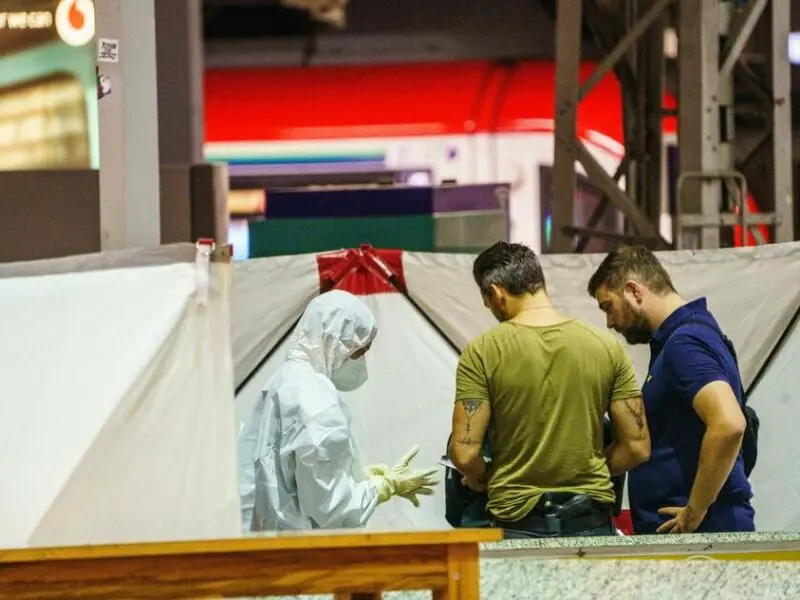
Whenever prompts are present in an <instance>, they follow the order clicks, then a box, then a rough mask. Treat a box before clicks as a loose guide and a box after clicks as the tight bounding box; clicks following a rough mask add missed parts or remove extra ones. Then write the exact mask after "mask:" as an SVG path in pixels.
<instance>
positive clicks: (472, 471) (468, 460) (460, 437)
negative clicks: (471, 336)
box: [448, 344, 491, 490]
mask: <svg viewBox="0 0 800 600" xmlns="http://www.w3.org/2000/svg"><path fill="white" fill-rule="evenodd" d="M490 419H491V405H490V403H489V384H488V381H487V378H486V375H485V372H484V369H483V361H481V359H480V356H479V355H478V352H477V351H476V350H475V348H474V346H473V345H472V344H470V345H468V346H467V348H465V350H464V352H463V353H462V355H461V358H460V359H459V362H458V368H457V369H456V402H455V406H454V407H453V430H452V433H451V439H450V447H449V448H448V453H449V455H450V460H451V461H452V462H453V464H454V465H455V466H456V469H458V472H459V473H461V475H463V476H464V478H465V479H466V483H467V485H468V486H469V487H471V488H473V489H478V490H480V489H484V488H485V485H486V475H487V467H486V462H485V461H484V460H483V457H482V456H481V449H482V448H483V442H484V439H485V437H486V431H487V429H488V428H489V421H490Z"/></svg>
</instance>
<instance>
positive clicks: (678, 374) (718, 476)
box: [665, 335, 747, 532]
mask: <svg viewBox="0 0 800 600" xmlns="http://www.w3.org/2000/svg"><path fill="white" fill-rule="evenodd" d="M665 351H667V349H665ZM666 358H667V361H666V366H667V369H668V373H669V375H671V376H672V377H673V379H674V381H675V384H676V385H677V386H678V390H679V391H680V395H681V396H682V397H683V398H686V399H691V406H692V408H693V409H694V411H695V413H697V416H698V417H700V420H701V421H703V423H704V424H705V426H706V431H705V433H704V434H703V441H702V443H701V445H700V459H699V461H698V465H697V473H696V474H695V478H694V484H693V485H692V490H691V493H690V494H689V501H688V502H687V505H686V507H685V509H684V512H685V513H686V514H685V515H683V520H682V525H681V527H684V528H683V529H681V530H682V531H684V532H691V531H694V530H695V529H697V527H699V526H700V524H701V523H702V522H703V519H704V518H705V515H706V513H707V512H708V509H709V507H710V506H711V505H712V504H713V503H714V502H715V501H716V499H717V496H718V495H719V492H720V490H721V489H722V486H723V485H725V481H726V480H727V479H728V476H729V475H730V473H731V470H732V469H733V465H734V464H735V462H736V457H737V456H738V454H739V450H740V448H741V444H742V438H743V437H744V430H745V427H746V424H747V423H746V421H745V418H744V413H743V412H742V409H741V406H739V401H738V399H737V398H736V394H735V393H734V391H733V388H732V387H731V385H730V383H728V376H727V373H726V372H725V369H724V367H723V365H722V363H721V362H720V360H719V358H718V357H717V356H716V355H715V354H713V353H712V352H711V351H710V349H708V348H707V347H706V346H705V345H704V344H703V343H702V342H700V341H699V340H697V339H695V338H694V337H692V336H689V335H681V336H680V337H679V338H678V337H676V338H675V339H673V340H670V345H669V349H668V351H667V356H666ZM665 513H667V514H669V511H665ZM683 523H685V525H683Z"/></svg>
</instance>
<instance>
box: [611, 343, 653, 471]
mask: <svg viewBox="0 0 800 600" xmlns="http://www.w3.org/2000/svg"><path fill="white" fill-rule="evenodd" d="M611 356H612V360H613V361H614V382H613V385H612V388H611V404H610V405H609V407H608V412H609V417H610V418H611V426H612V427H613V428H614V442H613V443H611V445H609V446H608V447H607V448H606V451H605V452H606V460H607V461H608V468H609V470H610V471H611V476H612V477H616V476H617V475H622V474H623V473H626V472H628V471H630V470H631V469H633V468H634V467H636V466H638V465H640V464H642V463H643V462H645V461H647V460H648V459H649V458H650V430H649V429H648V428H647V418H646V416H645V409H644V401H643V400H642V393H641V391H640V390H639V383H638V381H636V371H635V370H634V368H633V363H632V362H631V358H630V356H628V353H627V352H625V349H624V348H623V347H622V344H621V343H619V341H618V340H615V346H614V349H613V352H612V354H611Z"/></svg>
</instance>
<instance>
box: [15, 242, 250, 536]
mask: <svg viewBox="0 0 800 600" xmlns="http://www.w3.org/2000/svg"><path fill="white" fill-rule="evenodd" d="M220 250H221V252H220V251H217V252H215V253H211V252H210V249H207V248H202V247H201V248H198V249H197V250H196V249H195V247H194V246H193V245H191V244H183V245H177V246H168V247H162V248H159V249H155V250H148V251H131V252H115V253H103V254H98V255H89V256H81V257H74V258H67V259H59V260H51V261H37V262H33V263H17V264H9V265H2V266H0V332H2V335H0V365H2V367H0V369H2V375H1V376H0V382H2V389H3V393H2V401H0V504H1V508H0V514H2V515H3V517H2V518H0V522H1V523H2V526H0V547H20V546H44V545H48V546H50V545H71V544H90V543H119V542H134V541H164V540H181V539H204V538H209V537H217V538H218V537H230V536H235V535H238V534H239V514H240V508H239V498H238V495H237V494H236V483H235V482H236V457H235V436H236V429H235V427H236V426H235V421H234V414H233V411H232V410H231V407H230V403H231V402H232V400H233V394H232V384H233V365H232V361H231V357H230V343H231V341H230V316H229V312H230V308H229V293H230V270H231V269H230V264H229V260H228V259H229V256H228V254H229V249H227V248H226V249H220Z"/></svg>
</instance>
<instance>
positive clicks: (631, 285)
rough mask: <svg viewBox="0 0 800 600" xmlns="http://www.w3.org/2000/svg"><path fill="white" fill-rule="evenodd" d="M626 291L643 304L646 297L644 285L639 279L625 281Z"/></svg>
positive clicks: (638, 302)
mask: <svg viewBox="0 0 800 600" xmlns="http://www.w3.org/2000/svg"><path fill="white" fill-rule="evenodd" d="M625 292H626V294H627V295H629V296H631V297H632V298H633V300H634V301H635V302H636V303H637V304H641V302H642V298H643V297H644V287H643V286H642V284H641V283H639V282H638V281H634V280H633V279H629V280H628V281H626V282H625Z"/></svg>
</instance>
